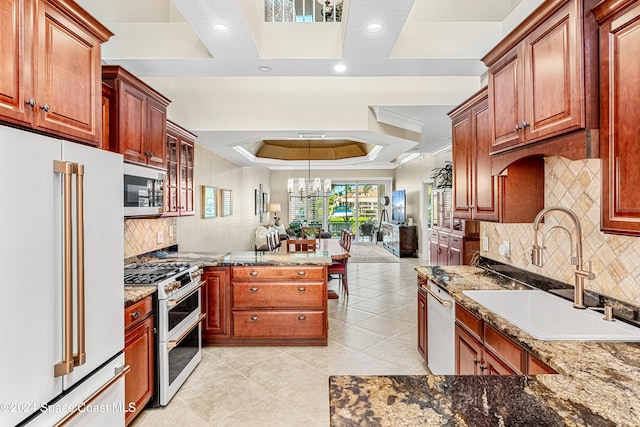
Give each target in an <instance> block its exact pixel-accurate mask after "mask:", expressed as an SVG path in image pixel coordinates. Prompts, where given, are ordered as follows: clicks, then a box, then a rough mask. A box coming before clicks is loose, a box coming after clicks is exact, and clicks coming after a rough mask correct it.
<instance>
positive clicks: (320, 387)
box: [134, 258, 427, 427]
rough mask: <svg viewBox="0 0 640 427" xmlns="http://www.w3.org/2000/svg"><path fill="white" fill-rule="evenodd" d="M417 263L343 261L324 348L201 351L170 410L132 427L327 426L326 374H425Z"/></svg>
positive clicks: (148, 414)
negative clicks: (419, 343)
mask: <svg viewBox="0 0 640 427" xmlns="http://www.w3.org/2000/svg"><path fill="white" fill-rule="evenodd" d="M418 264H419V260H417V259H406V258H403V259H402V261H401V262H400V263H385V264H373V263H362V264H358V263H350V264H349V273H348V275H349V276H348V277H349V290H350V292H349V294H350V295H349V299H348V301H347V300H345V299H344V298H342V296H341V298H340V299H338V300H329V345H328V346H326V347H207V348H204V349H203V354H202V362H201V363H200V365H198V367H197V369H196V370H195V371H194V372H193V374H192V375H191V376H190V377H189V379H188V380H187V382H186V383H185V384H184V385H183V387H182V388H181V389H180V391H179V392H178V393H177V394H176V396H175V397H174V398H173V400H172V401H171V402H170V404H169V405H168V406H167V407H165V408H162V409H148V410H145V411H144V412H143V413H142V414H140V416H138V418H137V419H136V421H135V422H134V426H135V427H151V426H153V427H157V426H171V427H177V426H248V427H253V426H256V427H257V426H260V427H262V426H279V427H280V426H282V427H286V426H296V427H298V426H303V427H306V426H328V425H329V389H328V378H329V376H330V375H400V374H425V373H427V368H426V365H425V363H424V362H423V360H422V359H421V357H420V355H419V354H418V351H417V350H416V335H417V331H416V324H417V320H416V316H417V308H416V307H417V301H416V272H415V270H414V267H415V266H416V265H418ZM338 284H339V282H338V281H337V280H333V281H331V282H330V283H329V285H330V287H333V288H337V287H338Z"/></svg>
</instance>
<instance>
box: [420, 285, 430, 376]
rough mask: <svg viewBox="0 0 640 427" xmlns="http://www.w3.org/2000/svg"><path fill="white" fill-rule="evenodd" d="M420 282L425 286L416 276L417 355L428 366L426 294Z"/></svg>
mask: <svg viewBox="0 0 640 427" xmlns="http://www.w3.org/2000/svg"><path fill="white" fill-rule="evenodd" d="M421 280H424V283H425V286H426V281H427V280H426V279H423V278H422V277H420V276H418V353H420V355H421V356H422V358H423V359H424V361H425V362H426V363H427V365H428V364H429V357H428V352H427V348H428V340H429V334H428V330H429V329H428V327H427V326H428V325H427V319H428V317H427V293H426V292H425V290H424V289H422V286H421V284H420V282H421Z"/></svg>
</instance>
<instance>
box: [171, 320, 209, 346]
mask: <svg viewBox="0 0 640 427" xmlns="http://www.w3.org/2000/svg"><path fill="white" fill-rule="evenodd" d="M205 317H207V313H200V316H198V321H196V322H193V325H191V327H190V328H189V329H187V330H186V331H185V332H184V333H183V334H182V335H180V336H179V337H178V339H176V340H173V341H169V342H167V348H168V349H169V350H171V349H172V348H174V347H177V346H178V345H180V343H181V342H182V340H183V339H185V338H186V337H187V335H189V334H190V333H191V331H193V330H194V329H195V327H196V326H198V325H199V324H200V322H202V319H204V318H205Z"/></svg>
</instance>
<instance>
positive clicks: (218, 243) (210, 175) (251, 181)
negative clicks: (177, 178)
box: [177, 144, 286, 252]
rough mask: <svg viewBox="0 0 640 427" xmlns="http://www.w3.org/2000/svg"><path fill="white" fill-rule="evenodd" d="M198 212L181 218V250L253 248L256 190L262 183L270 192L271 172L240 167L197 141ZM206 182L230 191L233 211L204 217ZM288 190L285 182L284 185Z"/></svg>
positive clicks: (256, 224)
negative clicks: (202, 192) (221, 215)
mask: <svg viewBox="0 0 640 427" xmlns="http://www.w3.org/2000/svg"><path fill="white" fill-rule="evenodd" d="M194 169H195V177H194V180H195V185H196V201H195V207H196V215H195V216H193V217H182V218H178V221H177V222H178V224H177V227H178V247H179V250H180V251H181V252H191V251H195V252H228V251H246V250H253V249H254V246H253V239H254V232H255V229H256V228H257V227H258V226H259V225H260V219H259V217H258V216H257V215H255V197H254V190H255V189H257V188H258V186H259V184H262V185H263V191H267V192H269V191H270V171H269V170H268V169H266V168H247V167H239V166H238V165H236V164H234V163H231V162H229V161H227V160H225V159H223V158H222V157H220V156H218V155H216V154H214V153H212V152H211V151H208V150H207V149H205V148H203V147H201V146H200V145H198V144H196V152H195V165H194ZM203 185H207V186H211V187H217V188H224V189H227V190H231V191H232V192H231V195H232V200H233V202H232V203H233V214H232V215H231V216H228V217H222V218H210V219H202V214H201V212H202V201H201V188H202V186H203ZM285 190H286V185H285Z"/></svg>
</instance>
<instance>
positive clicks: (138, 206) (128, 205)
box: [124, 163, 167, 217]
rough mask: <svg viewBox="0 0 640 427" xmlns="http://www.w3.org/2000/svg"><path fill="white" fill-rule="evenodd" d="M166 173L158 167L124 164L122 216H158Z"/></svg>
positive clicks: (162, 202)
mask: <svg viewBox="0 0 640 427" xmlns="http://www.w3.org/2000/svg"><path fill="white" fill-rule="evenodd" d="M166 178H167V174H166V173H165V172H164V171H161V170H158V169H152V168H148V167H144V166H138V165H134V164H131V163H125V164H124V216H125V217H128V216H129V217H131V216H158V215H160V214H162V212H163V211H164V183H165V181H166Z"/></svg>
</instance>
